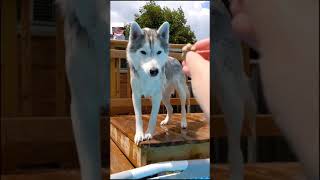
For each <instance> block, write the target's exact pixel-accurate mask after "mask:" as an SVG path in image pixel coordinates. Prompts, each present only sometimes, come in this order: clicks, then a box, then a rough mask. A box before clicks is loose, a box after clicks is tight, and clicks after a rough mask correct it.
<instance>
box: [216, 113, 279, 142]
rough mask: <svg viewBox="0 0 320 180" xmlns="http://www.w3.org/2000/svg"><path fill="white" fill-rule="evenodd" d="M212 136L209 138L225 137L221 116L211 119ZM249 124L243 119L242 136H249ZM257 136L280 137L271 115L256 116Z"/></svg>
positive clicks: (225, 132)
mask: <svg viewBox="0 0 320 180" xmlns="http://www.w3.org/2000/svg"><path fill="white" fill-rule="evenodd" d="M211 122H212V127H213V129H212V131H213V133H212V135H213V137H211V138H217V137H226V136H227V131H226V127H225V123H224V117H223V115H214V116H213V117H211ZM248 123H249V122H248V121H247V120H246V119H245V120H244V124H243V129H242V136H250V135H251V131H250V127H249V124H248ZM256 134H257V136H282V133H281V131H280V129H279V128H278V127H277V125H276V124H275V122H274V120H273V117H272V115H265V114H258V115H257V120H256Z"/></svg>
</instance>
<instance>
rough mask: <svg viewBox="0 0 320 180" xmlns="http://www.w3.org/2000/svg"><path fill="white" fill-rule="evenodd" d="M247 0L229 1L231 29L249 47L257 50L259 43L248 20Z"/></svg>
mask: <svg viewBox="0 0 320 180" xmlns="http://www.w3.org/2000/svg"><path fill="white" fill-rule="evenodd" d="M246 1H247V0H233V1H231V7H230V9H231V13H232V15H233V18H232V22H231V23H232V29H233V32H234V33H235V35H236V36H237V37H238V38H239V39H241V40H243V41H244V42H246V43H247V44H248V45H249V46H251V47H252V48H255V49H259V42H258V40H257V36H256V31H255V29H254V26H253V24H252V22H251V21H250V19H249V16H248V12H247V9H246V8H245V3H247V2H246Z"/></svg>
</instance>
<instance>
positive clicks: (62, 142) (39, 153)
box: [1, 117, 109, 173]
mask: <svg viewBox="0 0 320 180" xmlns="http://www.w3.org/2000/svg"><path fill="white" fill-rule="evenodd" d="M100 121H101V127H102V129H101V131H100V132H101V143H105V142H103V141H104V140H105V137H107V135H108V134H109V129H106V128H103V127H106V126H105V124H103V123H105V122H106V119H105V118H104V117H101V120H100ZM1 122H4V124H5V126H4V127H3V128H4V129H5V130H6V133H5V138H6V139H7V143H6V144H5V146H3V147H2V148H3V150H4V151H3V152H2V154H1V156H2V157H5V158H3V161H2V162H3V163H2V164H3V165H4V166H3V168H2V171H3V172H5V173H9V172H15V171H16V170H17V169H19V168H30V167H33V166H36V167H39V166H46V165H47V164H53V165H55V166H63V167H73V168H74V167H77V163H78V161H77V155H76V147H75V141H74V137H73V133H72V122H71V119H70V117H9V118H1ZM105 147H106V146H101V148H102V152H106V150H105V149H104V148H105ZM107 152H109V151H107Z"/></svg>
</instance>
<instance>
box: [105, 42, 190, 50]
mask: <svg viewBox="0 0 320 180" xmlns="http://www.w3.org/2000/svg"><path fill="white" fill-rule="evenodd" d="M127 44H128V41H127V40H111V48H115V47H122V48H126V47H127ZM183 46H185V44H170V45H169V47H170V48H173V49H182V48H183Z"/></svg>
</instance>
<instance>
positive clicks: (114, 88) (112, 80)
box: [110, 59, 117, 98]
mask: <svg viewBox="0 0 320 180" xmlns="http://www.w3.org/2000/svg"><path fill="white" fill-rule="evenodd" d="M116 68H117V64H116V61H115V60H114V59H111V61H110V97H111V98H115V97H117V80H116Z"/></svg>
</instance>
